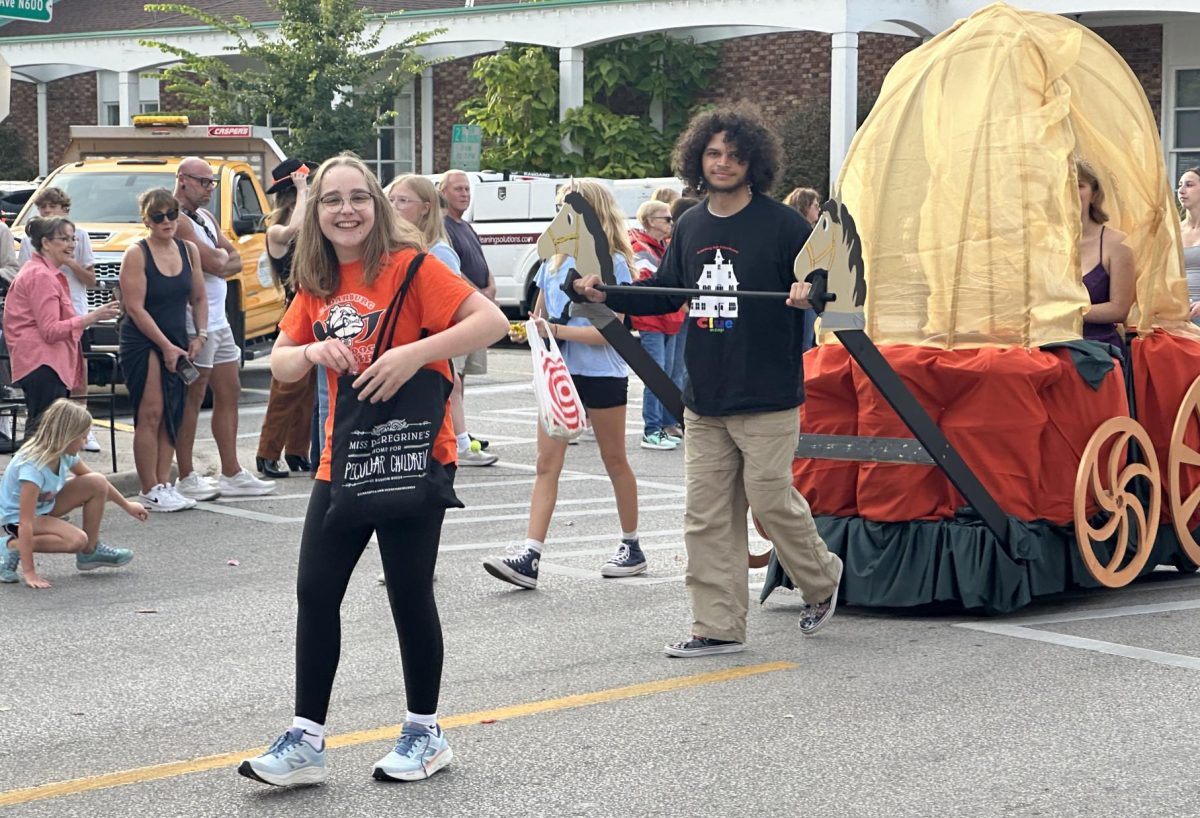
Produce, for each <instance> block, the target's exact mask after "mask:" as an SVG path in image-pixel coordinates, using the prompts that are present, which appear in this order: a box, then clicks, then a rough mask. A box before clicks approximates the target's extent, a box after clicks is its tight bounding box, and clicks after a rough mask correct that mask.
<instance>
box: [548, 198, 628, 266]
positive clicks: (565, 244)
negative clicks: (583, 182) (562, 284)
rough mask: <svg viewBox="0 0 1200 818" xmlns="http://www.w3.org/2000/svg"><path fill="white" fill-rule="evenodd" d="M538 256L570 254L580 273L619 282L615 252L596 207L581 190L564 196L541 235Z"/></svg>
mask: <svg viewBox="0 0 1200 818" xmlns="http://www.w3.org/2000/svg"><path fill="white" fill-rule="evenodd" d="M537 249H538V257H539V258H541V259H542V261H549V260H550V259H552V258H554V257H555V256H571V257H572V258H574V259H575V269H576V270H577V271H578V272H579V274H580V275H581V276H589V275H598V276H600V280H601V281H602V282H603V283H605V284H616V283H617V279H616V276H615V274H614V273H613V263H612V251H611V250H610V249H609V246H608V237H607V236H605V235H604V227H603V226H602V225H601V223H600V217H599V216H598V215H596V211H595V209H594V208H593V207H592V206H591V205H590V204H588V202H587V200H586V199H584V198H583V196H581V195H580V194H579V193H576V192H574V191H572V192H571V193H568V194H567V195H566V196H564V197H563V203H562V208H561V209H560V210H559V211H558V215H556V216H555V217H554V220H553V221H552V222H550V225H549V227H547V228H546V230H545V232H543V233H542V235H541V236H540V237H539V238H538V243H537Z"/></svg>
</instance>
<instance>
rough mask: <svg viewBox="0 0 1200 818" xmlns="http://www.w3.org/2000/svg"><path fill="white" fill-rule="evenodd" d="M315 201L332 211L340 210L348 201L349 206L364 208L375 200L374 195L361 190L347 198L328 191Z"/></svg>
mask: <svg viewBox="0 0 1200 818" xmlns="http://www.w3.org/2000/svg"><path fill="white" fill-rule="evenodd" d="M317 201H319V202H320V203H321V207H323V208H325V209H326V210H328V211H329V212H331V213H333V212H336V211H338V210H341V209H342V206H343V205H344V204H345V203H346V202H350V207H352V208H353V209H355V210H366V209H367V208H368V207H370V206H371V205H372V204H373V203H374V202H375V197H374V196H372V195H371V194H370V193H364V192H363V191H359V192H357V193H351V194H350V198H349V199H343V198H342V197H341V196H338V195H337V194H336V193H330V194H329V195H328V196H322V197H321V198H320V199H318V200H317Z"/></svg>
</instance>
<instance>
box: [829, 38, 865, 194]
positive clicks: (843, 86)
mask: <svg viewBox="0 0 1200 818" xmlns="http://www.w3.org/2000/svg"><path fill="white" fill-rule="evenodd" d="M831 50H832V53H831V54H830V57H831V61H830V72H829V73H830V79H829V188H830V193H832V192H833V187H834V186H835V185H836V184H837V177H838V174H839V173H841V170H842V162H843V161H844V160H845V159H846V152H847V151H849V150H850V141H851V140H852V139H854V131H855V129H856V125H857V118H858V33H857V32H854V31H838V32H834V34H833V42H832V46H831Z"/></svg>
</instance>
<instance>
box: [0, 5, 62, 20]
mask: <svg viewBox="0 0 1200 818" xmlns="http://www.w3.org/2000/svg"><path fill="white" fill-rule="evenodd" d="M50 2H51V0H0V17H9V18H12V19H14V20H33V21H34V22H37V23H48V22H50Z"/></svg>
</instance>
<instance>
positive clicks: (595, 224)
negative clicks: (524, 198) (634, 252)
mask: <svg viewBox="0 0 1200 818" xmlns="http://www.w3.org/2000/svg"><path fill="white" fill-rule="evenodd" d="M563 203H564V204H569V205H570V206H571V207H573V208H574V209H575V212H576V213H578V214H579V215H580V216H582V217H583V226H584V227H585V228H587V234H588V235H589V236H591V239H592V248H593V250H594V252H595V254H596V261H597V263H598V264H599V265H600V269H599V270H598V271H596V272H597V273H598V274H599V275H600V280H601V281H603V282H604V283H605V284H616V283H617V277H616V274H615V273H614V272H613V261H612V250H611V249H610V248H609V246H608V236H606V235H604V225H603V224H601V222H600V216H599V215H597V213H596V211H595V209H594V208H593V207H592V206H591V205H590V204H588V200H587V199H585V198H583V196H582V195H581V194H579V193H576V192H574V191H572V192H570V193H568V194H567V195H566V196H564V197H563ZM580 238H581V239H582V236H581V237H580ZM579 250H580V253H579V254H578V255H577V256H576V261H577V262H578V261H579V257H580V256H581V255H583V243H582V241H580V245H579ZM579 272H580V274H581V275H588V274H589V273H591V272H592V271H591V270H580V271H579Z"/></svg>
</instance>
